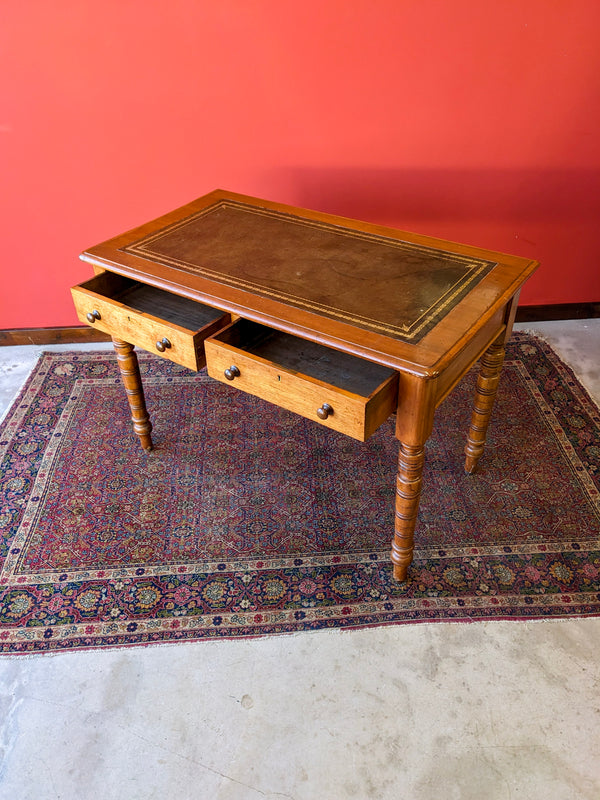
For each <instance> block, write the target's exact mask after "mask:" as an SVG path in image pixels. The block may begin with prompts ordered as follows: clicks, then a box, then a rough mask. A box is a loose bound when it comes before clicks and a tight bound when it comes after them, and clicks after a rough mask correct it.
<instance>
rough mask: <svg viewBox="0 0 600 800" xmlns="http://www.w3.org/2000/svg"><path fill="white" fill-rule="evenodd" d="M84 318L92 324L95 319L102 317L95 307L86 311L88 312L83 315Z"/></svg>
mask: <svg viewBox="0 0 600 800" xmlns="http://www.w3.org/2000/svg"><path fill="white" fill-rule="evenodd" d="M85 318H86V319H87V321H88V322H89V323H90V325H93V324H94V322H96V320H97V319H102V317H101V316H100V312H99V311H97V310H96V309H94V310H93V311H88V313H87V314H86V315H85Z"/></svg>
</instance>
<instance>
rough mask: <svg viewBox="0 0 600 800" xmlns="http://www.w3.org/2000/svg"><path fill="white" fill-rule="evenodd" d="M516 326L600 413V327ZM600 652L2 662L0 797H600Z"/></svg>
mask: <svg viewBox="0 0 600 800" xmlns="http://www.w3.org/2000/svg"><path fill="white" fill-rule="evenodd" d="M518 327H520V328H521V329H523V328H525V327H527V328H528V329H533V330H535V331H537V332H538V333H540V334H541V335H542V336H543V337H544V338H545V339H547V340H548V341H549V342H550V343H551V344H552V345H553V346H554V347H555V349H556V350H557V351H558V352H559V353H560V354H561V356H562V357H563V358H564V359H565V360H566V361H567V362H568V363H569V364H570V365H571V366H572V367H573V368H574V369H575V370H576V372H577V374H578V375H579V377H580V379H581V380H582V381H583V382H584V383H585V385H586V386H587V387H588V389H589V391H590V392H591V393H592V394H593V395H594V396H595V397H596V399H597V400H598V401H599V402H600V374H599V368H598V364H599V362H600V358H599V354H600V320H585V321H580V322H554V323H543V324H536V325H528V326H518ZM97 348H98V345H95V346H92V347H91V349H97ZM46 349H49V348H46ZM63 349H73V346H67V347H66V348H63ZM40 350H41V348H36V347H28V348H0V376H1V399H0V401H1V402H2V403H4V405H6V404H7V403H8V402H10V400H11V399H12V397H13V396H14V394H15V393H16V391H17V390H18V388H19V387H20V386H21V384H22V382H23V380H24V379H25V377H26V376H27V374H28V373H29V370H30V369H31V367H32V366H33V363H34V361H35V359H36V357H37V353H38V352H39V351H40ZM1 409H2V405H0V410H1ZM599 655H600V619H581V620H568V621H560V620H559V621H543V622H528V623H523V622H495V621H493V622H481V623H471V624H468V625H467V624H460V623H459V624H452V623H433V624H418V625H402V626H396V627H389V628H375V629H370V630H363V631H346V632H340V631H335V630H334V631H317V632H314V633H301V634H297V635H292V636H281V637H274V638H266V639H257V640H252V641H224V642H200V643H190V644H177V645H173V646H170V645H162V646H154V647H151V648H133V649H128V650H115V651H99V652H91V653H87V652H86V653H64V654H58V655H53V656H35V657H30V658H24V657H2V656H0V798H1V800H51V799H54V798H61V800H71V798H73V800H75V799H76V800H113V798H114V799H115V800H116V798H123V800H137V798H140V800H141V798H144V799H145V800H152V799H153V798H167V800H170V798H173V799H175V798H176V799H177V800H188V799H189V800H197V799H198V800H204V798H209V799H210V800H213V799H215V800H259V799H260V800H276V798H293V799H294V800H337V799H339V800H342V799H343V798H358V800H366V798H377V800H387V798H390V799H391V798H394V800H401V798H412V800H441V799H442V798H443V800H515V799H516V798H522V799H523V800H530V799H531V800H538V799H539V800H541V799H542V798H543V799H544V800H584V798H585V800H598V798H599V797H600V759H599V753H600V691H599V676H600V670H599V665H598V658H599Z"/></svg>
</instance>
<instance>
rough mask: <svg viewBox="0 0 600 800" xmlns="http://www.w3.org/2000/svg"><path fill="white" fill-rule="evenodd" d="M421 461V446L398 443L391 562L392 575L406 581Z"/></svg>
mask: <svg viewBox="0 0 600 800" xmlns="http://www.w3.org/2000/svg"><path fill="white" fill-rule="evenodd" d="M424 462H425V448H424V447H423V446H419V447H411V446H409V445H405V444H402V442H401V443H400V453H399V456H398V477H397V479H396V514H395V519H394V540H393V541H392V563H393V565H394V578H395V579H396V580H397V581H405V580H406V573H407V570H408V567H409V564H410V563H411V561H412V558H413V548H414V532H415V525H416V523H417V516H418V514H419V500H420V497H421V482H422V476H423V464H424Z"/></svg>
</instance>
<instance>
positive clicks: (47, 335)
mask: <svg viewBox="0 0 600 800" xmlns="http://www.w3.org/2000/svg"><path fill="white" fill-rule="evenodd" d="M598 317H600V302H599V303H557V304H555V305H543V306H519V307H518V308H517V316H516V320H515V321H516V322H545V321H550V320H560V319H597V318H598ZM110 340H111V339H110V336H109V335H108V334H107V333H103V332H102V331H99V330H94V328H88V327H87V326H86V325H77V326H75V325H74V326H73V327H70V328H17V329H15V330H0V347H2V346H10V345H20V344H38V345H39V344H84V343H88V342H89V343H93V342H110Z"/></svg>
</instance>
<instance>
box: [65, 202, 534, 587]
mask: <svg viewBox="0 0 600 800" xmlns="http://www.w3.org/2000/svg"><path fill="white" fill-rule="evenodd" d="M81 258H82V259H83V260H84V261H88V262H90V263H91V264H92V265H93V267H94V270H95V273H96V275H95V277H94V278H92V279H91V280H89V281H87V282H85V283H83V284H81V285H80V286H77V287H74V288H73V290H72V292H73V298H74V301H75V306H76V308H77V312H78V316H79V318H80V319H81V320H82V321H83V322H88V323H89V324H90V325H93V326H94V327H97V328H100V329H102V330H103V331H105V332H106V333H108V334H110V335H111V336H112V338H113V342H114V346H115V349H116V353H117V359H118V362H119V365H120V370H121V375H122V377H123V382H124V384H125V389H126V392H127V396H128V399H129V404H130V408H131V413H132V420H133V427H134V430H135V432H136V433H137V435H138V436H139V438H140V440H141V444H142V446H143V447H144V448H145V449H146V450H151V449H152V440H151V430H152V426H151V423H150V420H149V418H148V414H147V411H146V406H145V400H144V393H143V388H142V384H141V380H140V374H139V369H138V364H137V358H136V355H135V353H134V350H133V346H134V345H137V346H139V347H141V348H143V349H145V350H149V351H151V352H155V353H156V352H158V353H160V354H161V355H163V356H164V357H165V358H168V359H171V360H173V361H175V362H177V363H179V364H183V365H185V366H187V367H189V368H190V369H193V370H199V369H201V368H202V367H203V366H204V365H205V364H206V366H207V370H208V373H209V375H211V376H212V377H213V378H215V379H216V380H219V381H232V382H233V385H234V386H238V387H239V388H240V389H241V390H243V391H246V392H249V393H251V394H254V395H257V396H259V397H261V398H263V399H266V400H269V401H271V402H273V403H276V404H278V405H280V406H282V407H284V408H287V409H289V410H292V411H295V412H297V413H299V414H301V415H303V416H305V417H308V418H309V419H312V420H314V421H315V423H316V424H320V425H325V426H327V427H330V428H333V429H335V430H337V431H341V432H343V433H345V434H348V435H349V436H353V437H354V438H356V439H359V440H363V441H364V440H365V439H366V438H367V437H368V436H370V435H371V434H372V433H373V431H375V430H376V428H377V427H378V426H379V425H380V424H381V423H382V422H383V421H384V420H385V419H387V418H388V417H389V416H390V415H391V414H393V413H395V414H396V436H397V438H398V440H399V449H400V453H399V460H398V476H397V485H396V500H395V506H396V508H395V510H396V513H395V532H394V537H393V541H392V551H391V560H392V562H393V565H394V576H395V578H396V579H397V580H399V581H403V580H405V579H406V575H407V568H408V566H409V564H410V562H411V560H412V553H413V534H414V529H415V523H416V520H417V514H418V508H419V497H420V492H421V475H422V471H423V461H424V446H425V442H426V440H427V438H428V436H429V435H430V433H431V430H432V425H433V417H434V411H435V409H436V407H437V406H438V405H439V404H440V403H441V402H442V401H443V400H444V398H445V397H446V396H447V395H448V393H449V392H450V391H451V390H452V388H453V387H454V386H455V385H456V384H457V383H458V381H459V380H460V379H461V378H462V377H463V375H464V374H465V373H466V372H467V371H468V370H469V369H470V368H471V367H472V366H473V364H474V363H475V362H476V361H477V360H478V359H479V358H481V370H480V373H479V377H478V381H477V389H476V393H475V400H474V405H473V412H472V420H471V426H470V429H469V432H468V435H467V444H466V448H465V453H466V464H465V469H466V470H467V471H468V472H473V470H474V469H475V467H476V465H477V461H478V459H479V457H480V456H481V454H482V452H483V447H484V443H485V437H486V429H487V425H488V421H489V417H490V413H491V410H492V405H493V402H494V397H495V394H496V387H497V385H498V379H499V376H500V371H501V368H502V361H503V356H504V345H505V342H506V340H507V339H508V337H509V336H510V333H511V328H512V324H513V320H514V316H515V311H516V306H517V299H518V294H519V290H520V288H521V286H522V285H523V283H524V282H525V281H526V280H527V278H528V277H529V276H530V275H531V274H532V272H533V271H534V270H535V269H536V268H537V266H538V264H537V262H535V261H529V260H527V259H524V258H517V257H515V256H509V255H502V254H500V253H495V252H491V251H487V250H481V249H479V248H476V247H468V246H465V245H458V244H453V243H450V242H446V241H441V240H438V239H432V238H429V237H426V236H418V235H415V234H411V233H405V232H401V231H397V230H392V229H389V228H383V227H379V226H376V225H371V224H367V223H363V222H356V221H351V220H348V219H344V218H340V217H335V216H331V215H328V214H322V213H317V212H314V211H307V210H304V209H297V208H292V207H289V206H283V205H281V204H277V203H271V202H267V201H264V200H258V199H255V198H250V197H245V196H242V195H237V194H233V193H231V192H225V191H215V192H212V193H211V194H208V195H206V196H205V197H202V198H200V199H199V200H196V201H195V202H193V203H190V204H189V205H186V206H184V207H183V208H180V209H177V210H176V211H173V212H172V213H170V214H167V215H166V216H164V217H161V218H160V219H157V220H154V221H153V222H149V223H148V224H146V225H143V226H142V227H140V228H137V229H135V230H133V231H129V232H128V233H125V234H123V235H121V236H118V237H116V238H114V239H111V240H110V241H108V242H105V243H103V244H100V245H97V246H96V247H92V248H91V249H90V250H87V251H85V252H84V253H83V254H82V255H81ZM175 435H176V434H175Z"/></svg>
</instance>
